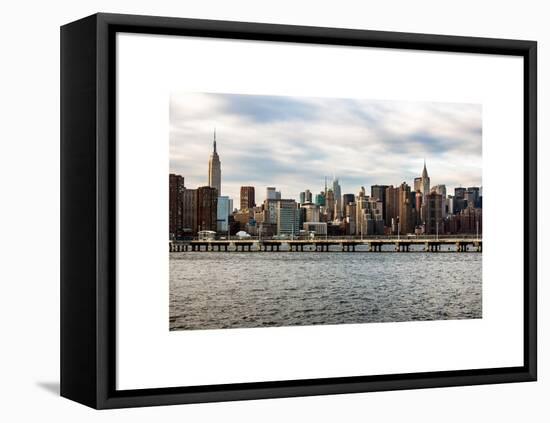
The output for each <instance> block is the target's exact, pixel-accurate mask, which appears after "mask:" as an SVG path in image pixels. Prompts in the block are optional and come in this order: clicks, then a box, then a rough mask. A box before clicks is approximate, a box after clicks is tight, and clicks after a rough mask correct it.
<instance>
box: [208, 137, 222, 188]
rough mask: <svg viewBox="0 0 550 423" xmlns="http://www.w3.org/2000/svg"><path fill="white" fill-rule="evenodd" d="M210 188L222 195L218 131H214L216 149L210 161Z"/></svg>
mask: <svg viewBox="0 0 550 423" xmlns="http://www.w3.org/2000/svg"><path fill="white" fill-rule="evenodd" d="M208 186H210V187H212V188H216V190H217V192H218V196H221V195H222V170H221V162H220V157H219V156H218V152H217V150H216V130H214V149H213V151H212V154H210V159H209V160H208Z"/></svg>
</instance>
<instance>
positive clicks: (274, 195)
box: [265, 187, 281, 200]
mask: <svg viewBox="0 0 550 423" xmlns="http://www.w3.org/2000/svg"><path fill="white" fill-rule="evenodd" d="M265 199H266V200H280V199H281V191H277V189H276V188H275V187H267V188H266V190H265Z"/></svg>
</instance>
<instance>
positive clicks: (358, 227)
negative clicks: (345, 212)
mask: <svg viewBox="0 0 550 423" xmlns="http://www.w3.org/2000/svg"><path fill="white" fill-rule="evenodd" d="M367 198H368V197H367V195H366V193H365V187H361V190H360V191H359V193H358V194H357V197H356V198H355V233H356V234H357V235H364V234H366V233H367V222H366V217H365V210H366V209H367Z"/></svg>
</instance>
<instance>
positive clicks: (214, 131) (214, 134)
mask: <svg viewBox="0 0 550 423" xmlns="http://www.w3.org/2000/svg"><path fill="white" fill-rule="evenodd" d="M214 153H216V128H214Z"/></svg>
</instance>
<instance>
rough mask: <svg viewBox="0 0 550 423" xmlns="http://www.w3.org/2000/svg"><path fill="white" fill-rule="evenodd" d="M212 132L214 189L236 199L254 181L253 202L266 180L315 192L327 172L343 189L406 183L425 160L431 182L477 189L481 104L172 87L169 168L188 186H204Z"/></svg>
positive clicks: (291, 190) (292, 194)
mask: <svg viewBox="0 0 550 423" xmlns="http://www.w3.org/2000/svg"><path fill="white" fill-rule="evenodd" d="M191 105H192V107H191ZM187 106H189V107H187ZM333 115H336V116H333ZM392 123H394V124H396V125H397V124H399V125H398V126H395V127H393V126H392ZM403 125H405V127H403ZM320 129H322V133H320V132H319V130H320ZM214 131H216V134H217V135H216V141H217V151H218V152H219V154H220V155H221V156H222V165H221V175H222V176H221V188H222V192H223V195H227V196H229V197H230V198H233V199H234V200H236V201H238V199H239V198H240V187H241V186H255V188H256V201H257V202H261V201H263V200H264V198H265V189H266V187H268V186H275V187H276V188H277V190H278V191H281V193H282V197H283V198H292V199H298V198H299V194H300V192H303V191H304V190H306V189H309V190H311V191H312V192H313V193H316V192H319V191H321V190H323V189H324V180H325V177H328V181H329V184H332V179H333V178H334V177H336V178H338V179H339V181H340V186H341V190H342V191H341V192H342V194H345V193H353V194H357V192H358V191H359V189H360V187H361V186H364V187H365V188H367V189H368V188H369V187H370V186H371V185H377V184H385V185H399V184H401V183H402V182H406V183H407V184H409V185H411V186H412V185H413V181H414V178H415V177H418V176H419V174H420V172H421V169H422V166H423V165H424V161H425V160H426V161H427V163H428V166H429V167H430V174H431V175H432V184H434V185H435V184H443V185H446V186H447V189H448V190H449V191H451V190H452V189H453V188H454V187H458V186H463V187H468V186H482V183H481V107H480V106H479V105H472V104H449V103H410V102H389V101H373V100H357V99H331V98H292V97H274V96H250V95H233V94H173V95H172V97H171V101H170V173H176V174H182V175H184V176H185V184H186V186H188V187H198V186H206V185H208V184H209V182H208V181H209V174H208V172H207V171H205V169H206V166H205V164H207V163H208V160H209V158H210V156H211V154H212V148H213V141H214V135H213V134H214ZM336 133H339V134H340V135H339V136H337V137H336V136H335V134H336ZM253 134H256V136H255V137H254V136H253ZM258 134H261V135H260V136H258ZM399 134H401V135H399ZM328 136H334V139H336V140H340V142H332V143H331V142H330V140H329V139H327V137H328ZM398 136H399V137H398ZM258 138H259V139H258ZM187 140H190V141H187ZM254 140H255V141H254ZM322 140H325V141H322ZM384 141H385V142H384ZM385 150H387V151H385ZM366 156H370V159H369V158H366ZM388 161H389V162H388ZM390 162H391V164H390ZM385 163H387V164H385ZM417 163H418V167H417V166H415V165H416V164H417ZM382 166H383V167H382ZM331 168H332V171H331ZM438 172H442V174H438Z"/></svg>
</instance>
